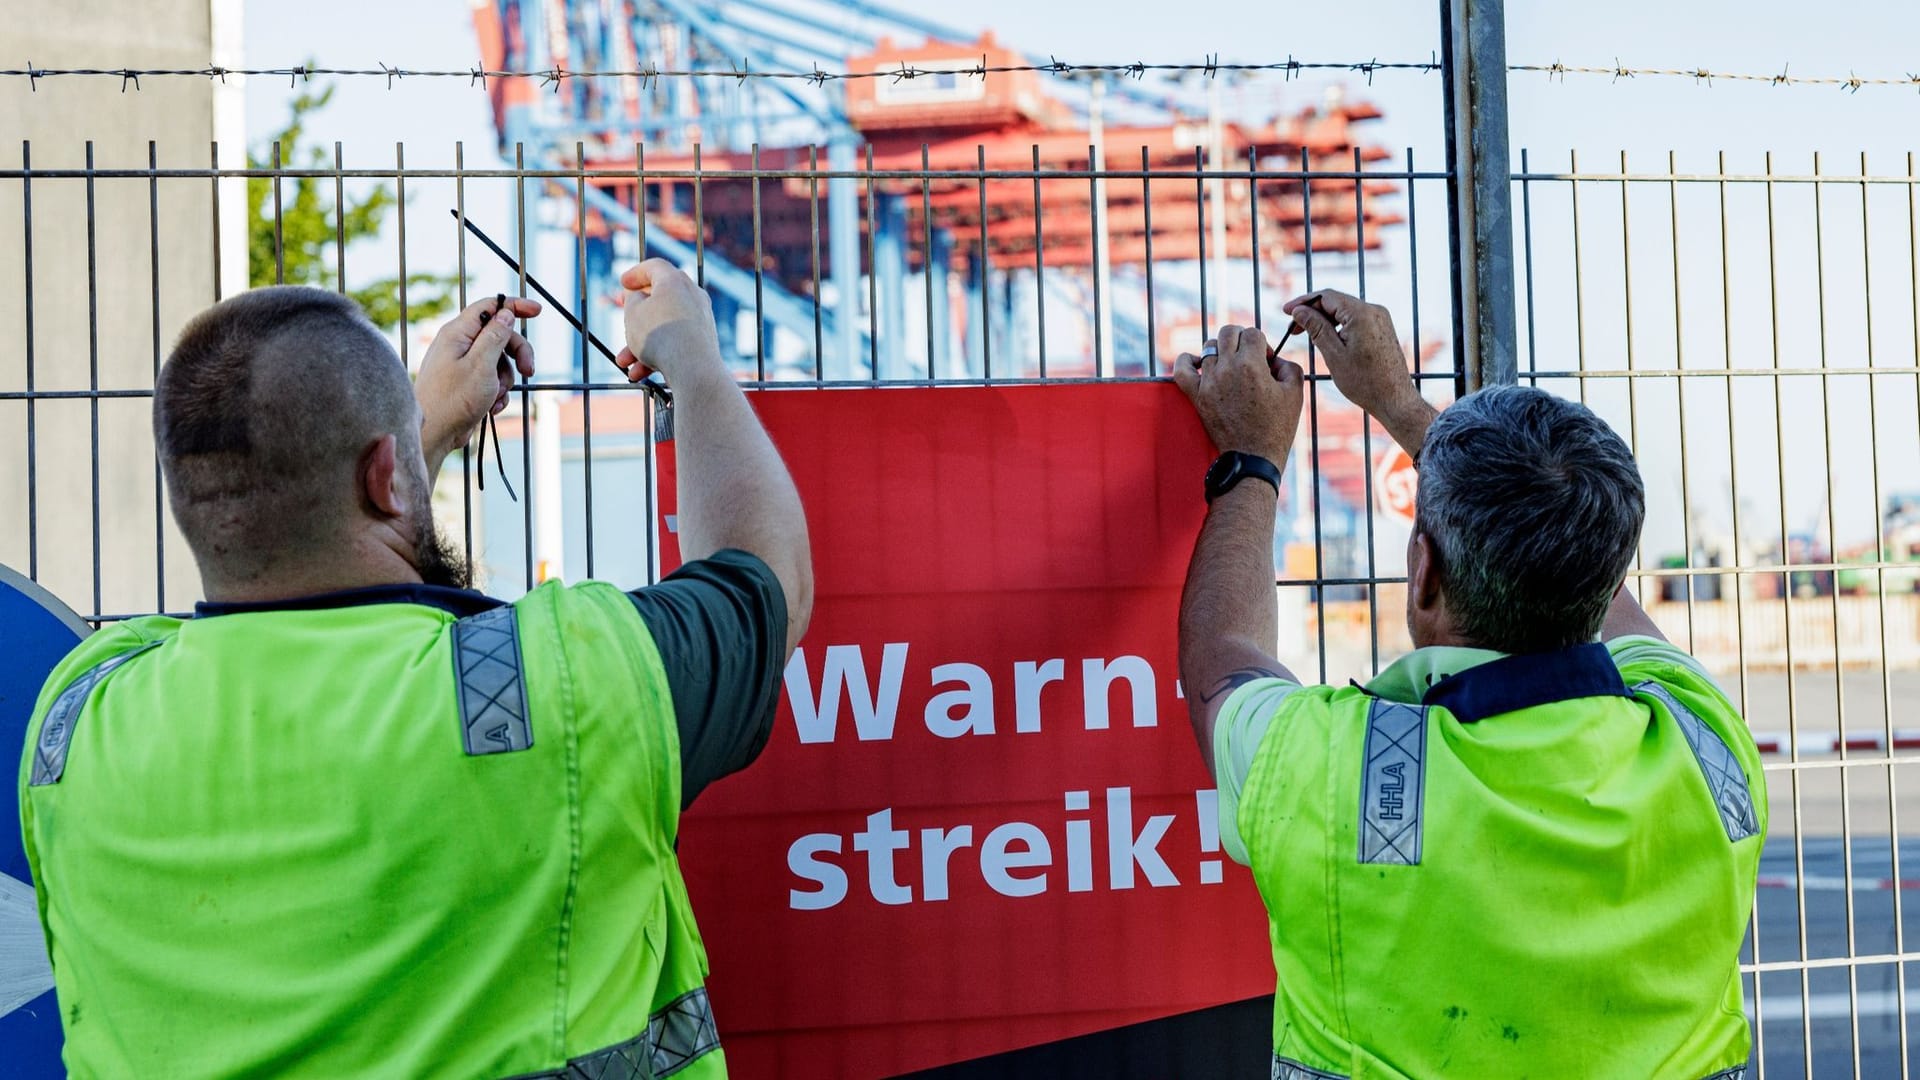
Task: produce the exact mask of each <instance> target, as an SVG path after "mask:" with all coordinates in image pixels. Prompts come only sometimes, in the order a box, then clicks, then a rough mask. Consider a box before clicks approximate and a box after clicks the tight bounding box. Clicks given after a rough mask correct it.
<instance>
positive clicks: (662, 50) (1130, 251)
mask: <svg viewBox="0 0 1920 1080" xmlns="http://www.w3.org/2000/svg"><path fill="white" fill-rule="evenodd" d="M474 17H475V23H476V27H477V29H478V32H479V38H480V42H481V46H482V52H483V61H484V63H485V64H486V65H487V66H488V67H490V68H500V67H506V68H514V69H521V70H555V71H566V70H570V69H591V68H597V69H601V70H634V69H636V68H644V67H646V66H647V65H649V64H651V65H654V66H655V67H656V68H658V69H660V70H672V69H676V68H677V69H689V68H694V67H698V66H701V65H706V66H708V67H714V66H719V67H723V68H724V67H727V66H729V65H731V66H733V67H736V68H741V69H746V68H754V69H759V70H766V69H768V68H770V67H772V66H776V65H778V66H785V67H786V68H787V69H788V70H808V68H809V66H810V65H824V61H823V60H822V57H823V56H824V57H828V58H833V57H834V53H832V52H829V51H827V50H830V49H832V48H833V47H834V46H835V45H836V44H837V45H838V46H839V49H840V55H839V56H838V58H837V63H838V65H839V70H842V71H845V72H849V73H856V74H859V73H873V74H874V75H875V76H877V77H870V78H855V79H843V80H831V81H826V82H821V83H817V84H809V83H807V82H804V81H798V82H796V81H782V82H781V83H780V84H779V85H778V86H775V87H771V88H769V87H764V86H761V85H758V84H759V83H760V82H762V80H725V79H720V80H715V79H673V78H655V79H644V78H638V77H634V78H621V79H613V80H608V79H571V80H569V79H566V78H559V79H555V80H550V82H549V84H548V85H545V86H542V85H539V84H537V83H535V82H532V81H529V80H499V81H496V82H495V83H494V84H493V86H492V88H491V93H492V97H493V106H494V114H495V118H496V121H497V126H498V130H499V132H500V135H501V140H502V145H503V148H507V149H508V150H509V154H510V155H511V153H512V152H513V150H512V147H513V145H514V144H518V145H519V148H520V151H521V152H522V153H524V154H525V155H526V157H527V158H528V159H529V160H528V164H529V166H532V165H533V164H534V163H535V161H538V162H539V163H540V164H541V165H542V166H544V167H552V166H555V165H558V166H563V167H572V166H573V165H574V163H575V147H576V146H578V147H579V148H580V152H581V153H582V154H583V155H584V159H585V167H586V169H587V170H588V172H589V175H590V179H589V182H588V184H587V185H586V189H587V195H586V201H587V205H586V206H585V207H584V208H573V207H569V208H568V212H566V213H549V214H545V215H542V217H541V220H543V221H548V222H555V223H558V225H559V227H561V228H569V227H572V226H573V225H574V223H575V222H577V221H580V220H582V219H584V221H585V228H584V229H579V228H577V227H576V228H573V230H572V231H574V232H575V233H576V236H575V240H576V242H577V243H578V244H579V246H580V255H581V258H582V259H583V260H585V261H586V263H587V265H588V268H589V274H588V278H589V288H588V294H587V296H586V297H584V298H583V300H584V301H585V304H586V306H588V307H590V308H592V307H595V306H601V307H604V306H607V305H608V304H609V303H610V301H611V299H612V297H613V296H614V294H615V293H617V290H616V289H614V288H613V287H612V285H611V273H612V267H611V260H612V252H611V247H612V238H613V237H614V236H616V235H618V234H622V233H624V234H629V235H630V236H632V238H633V247H632V251H633V253H636V254H637V253H638V248H639V247H640V246H642V245H644V247H645V248H646V252H647V254H649V255H664V256H666V257H669V258H673V259H676V260H678V261H682V262H685V263H692V264H696V265H697V266H698V268H699V269H700V270H701V271H702V273H703V277H704V280H705V282H706V284H707V286H708V288H709V289H710V290H711V291H712V292H713V295H714V298H715V301H716V311H717V313H718V314H719V315H720V322H721V324H722V332H723V336H733V335H735V334H736V333H737V326H738V325H739V324H740V323H741V322H743V321H744V320H741V319H739V317H738V316H739V314H740V313H741V312H743V311H757V312H758V314H759V317H758V318H757V319H753V320H751V326H752V329H751V330H749V331H747V333H749V334H751V335H752V340H751V341H750V342H745V341H741V340H738V339H737V338H736V340H734V342H733V346H734V348H735V350H736V351H737V353H738V355H740V356H741V357H742V358H743V359H742V362H743V363H745V362H747V361H748V360H749V359H750V360H751V362H752V363H754V364H755V366H756V367H757V368H758V375H759V376H760V377H761V378H763V379H768V380H777V379H781V378H789V377H807V378H812V377H819V378H823V379H827V380H830V381H831V380H840V379H865V378H902V377H905V378H912V377H920V378H926V377H941V378H946V377H967V376H981V375H986V374H991V375H992V376H993V377H995V378H1002V377H1006V378H1017V377H1022V376H1031V375H1035V374H1051V375H1062V374H1096V373H1097V374H1148V373H1152V372H1155V371H1159V370H1164V366H1165V364H1166V363H1167V361H1168V360H1169V358H1170V356H1171V350H1173V349H1174V348H1175V347H1178V348H1191V347H1193V346H1194V345H1196V344H1197V342H1198V340H1199V339H1198V337H1197V336H1195V335H1196V334H1197V333H1198V332H1199V331H1200V330H1202V329H1204V328H1203V327H1202V326H1201V315H1200V309H1201V308H1202V306H1203V301H1204V306H1205V307H1206V308H1207V309H1208V314H1209V316H1210V318H1209V319H1208V321H1210V322H1213V323H1218V322H1221V321H1225V320H1226V317H1227V316H1228V315H1229V314H1233V315H1235V316H1237V317H1241V318H1245V317H1248V316H1250V314H1251V312H1250V309H1251V307H1252V296H1251V295H1250V294H1251V293H1252V292H1253V290H1255V289H1257V288H1258V287H1259V284H1258V283H1259V282H1262V281H1265V282H1267V283H1269V284H1270V285H1272V286H1273V287H1276V288H1277V287H1283V286H1284V285H1285V284H1286V283H1287V269H1288V267H1289V265H1290V260H1292V259H1294V258H1296V257H1297V256H1299V255H1300V254H1301V253H1303V252H1306V251H1308V250H1309V249H1311V251H1312V252H1314V253H1315V254H1324V253H1354V252H1358V251H1361V250H1363V249H1374V248H1377V247H1379V246H1380V244H1381V242H1382V238H1383V237H1382V234H1383V232H1384V230H1385V228H1386V227H1388V226H1391V225H1394V224H1397V223H1399V222H1400V221H1401V220H1402V219H1401V217H1400V215H1399V214H1398V213H1396V212H1395V211H1394V209H1392V200H1393V199H1395V198H1396V197H1397V196H1398V195H1399V194H1400V191H1401V185H1400V184H1399V183H1397V182H1394V181H1388V180H1373V179H1369V178H1367V177H1366V176H1365V175H1364V170H1365V168H1366V166H1367V165H1368V164H1369V163H1372V162H1376V161H1379V160H1382V159H1384V158H1386V157H1388V156H1389V155H1388V152H1387V151H1386V150H1385V149H1384V148H1381V147H1379V146H1373V145H1368V144H1366V143H1365V142H1363V141H1362V139H1361V137H1360V134H1359V131H1358V125H1360V124H1362V123H1364V122H1365V121H1368V120H1371V119H1374V118H1376V117H1378V116H1379V115H1380V113H1379V111H1378V110H1377V109H1376V108H1374V107H1373V106H1371V105H1369V104H1366V103H1361V102H1352V101H1345V100H1342V99H1340V98H1338V97H1335V96H1329V99H1328V100H1326V101H1325V102H1322V103H1318V104H1315V105H1313V106H1309V107H1306V108H1303V109H1300V110H1299V111H1296V112H1292V113H1290V114H1287V115H1281V116H1277V117H1270V118H1267V119H1265V120H1263V121H1262V122H1260V123H1257V124H1251V123H1246V122H1243V121H1239V120H1229V119H1225V118H1222V117H1221V116H1220V115H1219V111H1220V110H1219V108H1218V105H1217V101H1218V99H1217V97H1216V98H1215V105H1214V108H1213V109H1212V110H1206V109H1203V108H1197V107H1195V106H1194V104H1193V103H1192V101H1191V96H1192V95H1191V92H1190V91H1189V90H1188V89H1186V88H1183V87H1180V86H1177V85H1172V84H1165V83H1146V82H1136V81H1134V80H1132V79H1130V78H1126V77H1117V78H1115V77H1106V78H1096V79H1091V80H1089V79H1069V78H1068V77H1066V76H1065V75H1064V74H1056V73H1054V72H1050V71H1039V70H1018V71H995V70H992V69H995V68H1004V67H1020V66H1024V65H1027V64H1029V63H1030V61H1029V60H1028V58H1027V57H1025V56H1023V55H1022V54H1021V53H1019V52H1018V51H1016V50H1014V49H1012V48H1010V47H1008V46H1006V45H1004V44H1002V43H1000V42H999V41H997V40H996V39H995V38H994V36H993V35H992V34H991V33H988V34H982V35H978V36H972V35H963V34H960V33H958V32H956V31H953V30H951V29H950V28H945V27H938V26H933V25H930V24H928V23H927V22H926V21H925V20H922V19H918V18H916V17H913V16H910V15H907V14H904V13H900V12H894V11H888V10H886V9H882V8H878V7H876V6H875V5H872V4H868V3H864V2H859V0H802V2H800V3H793V4H778V5H776V4H773V3H770V2H766V0H654V2H647V3H640V2H636V0H592V2H574V0H568V2H545V3H543V2H540V0H476V3H475V7H474ZM862 28H864V29H862ZM905 35H915V36H916V37H917V39H918V40H915V41H913V42H912V43H911V44H904V45H902V44H896V36H905ZM809 52H810V53H811V55H808V53H809ZM803 56H806V57H807V58H806V60H805V61H804V62H802V59H801V58H802V57H803ZM823 69H824V68H823ZM895 70H898V71H902V72H911V73H912V77H904V76H897V77H891V78H890V77H887V76H886V75H885V74H884V73H886V72H889V71H895ZM983 71H984V73H982V72H983ZM609 84H611V85H609ZM1209 112H1211V115H1209ZM1303 167H1305V168H1306V169H1310V170H1311V171H1312V172H1314V173H1317V174H1318V173H1324V174H1325V175H1314V176H1312V177H1310V178H1308V177H1303V175H1302V172H1303V171H1304V170H1303ZM574 187H575V186H574V185H573V184H572V183H547V184H542V185H539V187H538V192H537V193H538V195H539V196H540V197H543V198H549V199H559V200H566V201H568V202H571V201H572V200H573V199H574V197H575V194H576V193H575V190H574ZM581 210H584V213H581V212H580V211H581ZM642 233H644V239H642V237H641V234H642ZM929 270H931V273H929V272H928V271H929ZM553 276H554V277H560V276H561V275H557V274H556V275H553ZM1149 286H1150V288H1149ZM1209 289H1210V290H1211V291H1212V295H1211V296H1206V295H1205V294H1206V292H1207V291H1208V290H1209ZM916 293H917V294H919V297H918V299H919V302H917V303H916V302H915V296H914V294H916ZM1149 293H1151V298H1150V296H1149ZM1153 301H1158V303H1157V304H1156V303H1154V302H1153ZM1161 307H1164V308H1166V309H1167V310H1166V311H1165V312H1160V311H1158V310H1157V309H1158V308H1161ZM600 317H601V318H606V317H608V316H607V313H606V312H604V311H602V312H600ZM1188 338H1192V340H1187V339H1188Z"/></svg>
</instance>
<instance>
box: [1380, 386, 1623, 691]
mask: <svg viewBox="0 0 1920 1080" xmlns="http://www.w3.org/2000/svg"><path fill="white" fill-rule="evenodd" d="M1416 516H1417V521H1418V526H1419V529H1420V531H1421V532H1423V533H1425V534H1426V536H1427V539H1428V540H1429V541H1431V542H1432V544H1433V546H1434V549H1435V553H1436V554H1437V556H1438V558H1439V563H1440V588H1441V591H1442V593H1443V594H1444V595H1445V597H1446V602H1447V612H1448V614H1449V615H1450V616H1452V618H1453V620H1454V623H1455V626H1456V627H1457V628H1458V630H1459V631H1460V633H1461V634H1462V635H1463V636H1464V637H1466V638H1467V639H1468V640H1469V641H1470V642H1472V643H1473V644H1474V645H1478V646H1480V647H1481V648H1486V649H1496V650H1498V651H1500V652H1505V653H1532V652H1549V651H1552V650H1555V649H1565V648H1570V647H1572V646H1574V645H1579V644H1583V643H1585V642H1590V641H1593V640H1595V639H1596V638H1597V637H1598V636H1599V634H1600V627H1601V624H1602V623H1603V622H1604V621H1605V620H1606V615H1607V608H1608V606H1609V605H1610V604H1611V603H1612V601H1613V594H1614V592H1615V590H1617V589H1618V588H1619V586H1620V581H1621V578H1622V577H1623V576H1624V575H1625V574H1626V572H1627V567H1628V566H1630V565H1632V563H1633V553H1634V551H1635V549H1636V548H1638V547H1639V544H1640V526H1641V524H1642V522H1643V520H1644V519H1645V517H1646V493H1645V489H1644V487H1643V485H1642V483H1641V479H1640V470H1639V467H1638V466H1636V465H1635V464H1634V460H1633V453H1632V452H1631V451H1630V450H1628V448H1627V444H1626V442H1625V441H1623V440H1622V439H1621V438H1620V436H1619V435H1618V434H1617V433H1615V432H1614V430H1613V429H1612V428H1610V427H1608V426H1607V424H1606V422H1605V421H1603V420H1601V419H1600V418H1599V417H1598V416H1596V415H1594V414H1593V412H1592V410H1590V409H1588V408H1587V407H1586V406H1584V405H1581V404H1578V403H1577V402H1572V401H1568V400H1566V399H1565V398H1559V397H1555V396H1554V395H1552V394H1549V393H1547V392H1545V391H1543V390H1538V389H1534V388H1532V387H1523V386H1498V387H1490V388H1488V389H1485V390H1481V391H1479V392H1478V393H1475V394H1470V395H1468V396H1466V397H1464V398H1461V399H1460V400H1459V401H1456V402H1454V403H1453V404H1452V405H1451V406H1449V407H1448V408H1447V409H1446V411H1444V412H1442V413H1441V414H1440V415H1439V416H1438V417H1437V418H1435V420H1434V422H1433V426H1432V427H1430V428H1428V429H1427V441H1426V445H1425V446H1423V447H1422V448H1421V450H1420V495H1419V501H1418V509H1417V511H1416Z"/></svg>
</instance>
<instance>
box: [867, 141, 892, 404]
mask: <svg viewBox="0 0 1920 1080" xmlns="http://www.w3.org/2000/svg"><path fill="white" fill-rule="evenodd" d="M866 179H867V373H868V375H869V376H870V377H871V379H872V381H873V382H874V383H876V384H878V383H879V382H880V247H879V245H880V229H879V222H878V221H876V220H875V215H876V214H877V213H878V210H877V204H878V203H879V201H880V200H878V199H876V198H874V192H873V144H872V143H868V144H867V178H866ZM899 332H900V331H899V328H898V327H893V326H889V327H887V333H889V334H897V333H899Z"/></svg>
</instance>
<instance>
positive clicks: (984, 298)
mask: <svg viewBox="0 0 1920 1080" xmlns="http://www.w3.org/2000/svg"><path fill="white" fill-rule="evenodd" d="M973 150H974V156H975V158H976V159H977V165H976V168H977V170H978V171H979V173H980V183H979V188H980V378H981V379H982V380H983V381H985V382H987V383H992V382H993V299H992V296H993V288H992V283H993V257H992V255H991V254H990V253H989V252H990V250H991V248H990V246H989V244H988V240H987V147H986V144H985V143H975V144H974V147H973Z"/></svg>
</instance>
